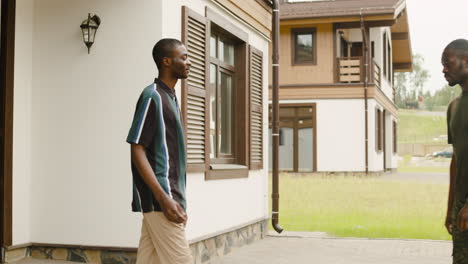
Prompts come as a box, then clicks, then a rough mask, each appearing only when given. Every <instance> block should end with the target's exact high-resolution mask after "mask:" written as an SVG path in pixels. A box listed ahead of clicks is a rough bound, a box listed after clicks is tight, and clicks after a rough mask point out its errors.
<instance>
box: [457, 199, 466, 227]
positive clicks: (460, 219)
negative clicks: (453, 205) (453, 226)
mask: <svg viewBox="0 0 468 264" xmlns="http://www.w3.org/2000/svg"><path fill="white" fill-rule="evenodd" d="M457 226H458V229H460V230H461V231H465V230H468V204H465V206H463V208H462V209H461V210H460V212H459V213H458V216H457Z"/></svg>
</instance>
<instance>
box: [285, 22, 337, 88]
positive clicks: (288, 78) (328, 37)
mask: <svg viewBox="0 0 468 264" xmlns="http://www.w3.org/2000/svg"><path fill="white" fill-rule="evenodd" d="M294 28H316V35H315V36H316V38H317V39H316V42H315V43H316V44H317V47H316V48H317V53H316V54H317V58H316V62H317V64H316V65H294V66H293V65H292V47H291V46H292V45H293V43H292V38H291V34H292V30H293V29H294ZM280 47H281V50H282V52H280V64H281V70H280V85H287V84H308V83H333V81H334V70H333V60H334V58H333V57H334V55H333V48H332V47H333V25H332V24H301V25H297V26H281V27H280Z"/></svg>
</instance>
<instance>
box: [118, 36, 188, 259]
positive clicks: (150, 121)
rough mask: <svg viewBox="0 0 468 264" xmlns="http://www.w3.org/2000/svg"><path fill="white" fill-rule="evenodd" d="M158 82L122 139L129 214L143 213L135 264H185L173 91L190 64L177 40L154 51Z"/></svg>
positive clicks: (182, 172)
mask: <svg viewBox="0 0 468 264" xmlns="http://www.w3.org/2000/svg"><path fill="white" fill-rule="evenodd" d="M153 59H154V61H155V63H156V65H157V67H158V71H159V76H158V78H156V79H155V81H154V83H153V84H151V85H150V86H148V87H146V88H145V89H144V90H143V92H142V93H141V95H140V98H139V99H138V103H137V106H136V111H135V115H134V118H133V122H132V126H131V128H130V132H129V134H128V137H127V142H128V143H130V144H131V161H132V173H133V185H134V193H133V202H132V210H133V211H135V212H143V224H142V229H141V238H140V244H139V247H138V254H137V264H143V263H144V264H149V263H154V264H156V263H158V264H159V263H164V264H188V263H191V261H192V257H191V253H190V248H189V245H188V242H187V239H186V237H185V224H186V222H187V214H186V212H185V210H186V201H185V182H186V158H185V155H186V153H185V142H184V129H183V125H182V117H181V113H180V108H179V104H178V101H177V97H176V94H175V91H174V86H175V85H176V83H177V80H178V79H185V78H187V77H188V73H189V69H190V60H189V58H188V54H187V50H186V48H185V46H184V45H183V44H182V43H181V42H180V41H178V40H176V39H162V40H160V41H158V43H156V45H155V46H154V48H153Z"/></svg>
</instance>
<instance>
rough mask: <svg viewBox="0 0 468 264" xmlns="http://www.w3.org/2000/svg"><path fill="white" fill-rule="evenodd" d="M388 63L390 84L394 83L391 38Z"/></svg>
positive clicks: (388, 45) (388, 41)
mask: <svg viewBox="0 0 468 264" xmlns="http://www.w3.org/2000/svg"><path fill="white" fill-rule="evenodd" d="M387 65H388V76H387V80H388V82H389V83H390V84H392V75H393V72H392V71H393V69H392V48H391V47H390V40H389V39H388V40H387Z"/></svg>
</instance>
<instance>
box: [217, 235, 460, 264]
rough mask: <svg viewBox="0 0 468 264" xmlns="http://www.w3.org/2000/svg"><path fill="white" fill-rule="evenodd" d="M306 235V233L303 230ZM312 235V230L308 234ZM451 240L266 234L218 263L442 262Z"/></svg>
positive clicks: (446, 258)
mask: <svg viewBox="0 0 468 264" xmlns="http://www.w3.org/2000/svg"><path fill="white" fill-rule="evenodd" d="M303 234H307V233H303ZM310 234H314V233H310ZM451 250H452V243H451V242H448V241H432V240H399V239H359V238H327V237H321V236H314V235H309V236H308V235H295V234H286V235H282V236H268V237H267V238H266V239H264V240H262V241H259V242H255V243H254V244H252V245H249V246H246V247H243V248H240V249H237V250H236V251H233V252H232V253H230V254H229V255H227V256H225V257H224V258H223V259H221V260H219V262H217V263H220V264H240V263H242V264H302V263H304V264H310V263H314V264H340V263H343V264H376V263H378V264H415V263H425V264H446V263H451Z"/></svg>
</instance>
